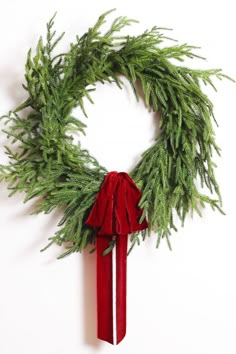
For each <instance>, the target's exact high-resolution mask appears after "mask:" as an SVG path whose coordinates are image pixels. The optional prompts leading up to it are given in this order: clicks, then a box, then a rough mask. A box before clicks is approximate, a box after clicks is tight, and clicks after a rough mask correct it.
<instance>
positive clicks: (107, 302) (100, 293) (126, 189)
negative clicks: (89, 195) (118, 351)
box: [86, 172, 148, 344]
mask: <svg viewBox="0 0 236 354" xmlns="http://www.w3.org/2000/svg"><path fill="white" fill-rule="evenodd" d="M141 195H142V193H141V191H140V190H139V189H138V188H137V186H136V184H135V183H134V181H133V180H132V179H131V178H130V176H129V175H128V174H127V173H125V172H120V173H118V172H110V173H108V174H107V175H106V177H105V179H104V182H103V184H102V187H101V189H100V192H99V193H98V194H97V196H96V200H95V203H94V206H93V208H92V210H91V212H90V214H89V217H88V219H87V221H86V224H88V225H90V226H94V227H96V228H97V229H98V231H97V238H96V245H97V314H98V317H97V318H98V338H99V339H102V340H105V341H107V342H109V343H112V344H114V341H115V342H116V343H117V344H118V343H119V342H120V341H121V340H122V339H123V338H124V336H125V333H126V259H127V257H126V255H127V238H128V234H130V233H132V232H135V231H139V230H143V229H145V228H147V227H148V224H147V221H146V219H144V220H143V222H142V223H141V224H140V223H139V220H140V217H141V215H142V210H141V209H140V208H139V207H138V203H139V200H140V198H141ZM114 235H116V236H118V237H117V240H116V339H115V340H114V330H113V291H112V287H113V286H112V283H113V281H112V252H110V253H108V254H107V255H105V256H103V255H102V253H103V252H104V250H106V249H107V248H108V247H109V243H110V242H111V241H112V238H113V236H114Z"/></svg>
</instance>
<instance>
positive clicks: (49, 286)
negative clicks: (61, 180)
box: [0, 0, 236, 354]
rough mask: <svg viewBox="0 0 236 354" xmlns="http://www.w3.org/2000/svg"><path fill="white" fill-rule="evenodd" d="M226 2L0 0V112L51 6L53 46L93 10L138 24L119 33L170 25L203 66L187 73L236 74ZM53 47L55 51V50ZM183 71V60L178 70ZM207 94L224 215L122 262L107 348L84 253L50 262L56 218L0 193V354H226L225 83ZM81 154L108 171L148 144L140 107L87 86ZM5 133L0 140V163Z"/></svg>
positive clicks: (232, 308) (231, 299)
mask: <svg viewBox="0 0 236 354" xmlns="http://www.w3.org/2000/svg"><path fill="white" fill-rule="evenodd" d="M233 5H234V1H233V0H232V1H230V0H225V1H220V2H214V1H205V0H204V1H203V0H198V1H195V2H190V1H187V0H179V1H170V0H167V1H151V0H145V1H143V2H138V1H128V0H119V1H118V0H117V1H115V0H110V1H107V0H103V1H101V0H96V1H95V0H94V1H92V0H86V1H83V2H82V1H78V0H76V1H72V0H66V1H58V0H57V1H55V0H51V1H45V2H44V1H32V0H31V1H29V0H21V1H17V0H15V1H13V0H8V1H7V2H1V13H0V45H1V55H0V114H4V113H6V112H7V111H8V110H10V109H12V108H14V107H15V106H16V105H17V104H19V103H20V102H21V100H22V99H24V97H25V93H24V91H23V89H22V88H21V83H22V82H23V81H24V63H25V58H26V52H27V50H28V48H29V47H31V46H34V45H35V44H36V41H37V39H38V37H39V35H40V34H43V33H45V23H46V22H47V20H48V19H49V18H50V17H51V16H52V15H53V13H54V12H55V11H56V10H57V11H58V16H57V19H56V28H57V29H58V30H59V32H60V31H64V30H65V31H66V32H67V35H66V37H65V40H64V43H65V44H64V48H67V46H68V43H69V41H71V40H72V39H73V38H74V36H75V35H76V34H83V33H84V31H86V29H87V27H88V26H91V25H92V24H93V23H94V22H95V20H96V18H97V17H98V16H99V15H100V14H101V13H102V12H104V11H106V10H108V9H111V8H113V7H116V8H117V11H116V13H115V14H113V15H111V19H113V18H114V17H115V16H116V15H117V16H118V15H127V16H129V17H132V18H135V19H138V20H140V24H135V25H134V26H133V27H132V28H130V29H129V32H130V33H140V32H141V31H143V30H145V29H146V28H151V27H152V26H154V25H157V26H161V27H171V28H173V29H174V31H173V33H171V35H172V36H173V37H174V38H177V39H179V41H180V42H184V43H185V42H188V43H189V44H193V45H197V46H201V47H202V49H201V51H199V54H201V55H203V56H205V57H207V58H208V61H207V62H203V63H202V62H197V63H196V62H191V63H190V64H191V65H193V66H195V67H202V68H209V67H216V68H218V67H221V68H223V69H224V71H225V72H226V73H227V74H229V75H231V76H232V77H234V78H236V40H235V33H236V25H235V10H234V7H233ZM62 48H63V45H62ZM188 64H189V63H188ZM216 84H217V87H218V93H214V92H212V91H211V90H207V93H209V95H210V97H211V99H212V100H213V102H214V105H215V115H216V118H217V120H218V122H219V128H218V129H217V141H218V143H219V145H220V146H221V147H222V158H221V159H220V158H217V159H216V161H217V164H218V169H217V178H218V180H219V183H220V185H221V190H222V194H223V200H224V209H225V211H226V213H227V216H221V215H220V214H217V213H214V212H212V211H211V210H210V209H206V210H205V211H204V213H203V218H199V217H197V216H194V218H193V219H191V218H189V219H188V220H187V222H186V225H185V228H184V229H182V228H181V227H179V232H178V233H177V234H174V235H173V237H172V238H171V242H172V246H173V251H172V252H170V251H169V250H168V248H167V245H166V243H165V241H163V243H162V244H161V247H160V248H159V249H158V250H156V249H155V236H153V237H152V238H151V240H150V241H148V242H147V243H143V244H142V245H141V246H140V247H139V248H136V249H135V250H134V251H133V252H132V254H131V255H130V256H129V259H128V326H127V335H126V338H125V339H124V340H123V342H122V343H121V344H120V345H118V346H111V345H109V344H107V343H104V342H100V341H98V340H97V339H96V307H95V306H96V304H95V296H96V294H95V255H89V254H87V253H86V252H85V253H84V254H82V255H80V254H73V255H71V256H70V257H68V258H65V259H64V260H61V261H58V260H56V256H57V255H58V254H60V252H61V251H62V249H60V248H59V247H56V246H54V247H52V248H50V249H49V250H48V251H46V252H44V253H40V252H39V250H40V249H41V248H42V247H43V246H45V245H46V243H47V238H48V237H50V236H51V235H52V234H53V233H54V231H55V230H56V224H57V221H58V220H59V217H60V215H59V214H54V215H48V216H45V215H39V216H29V213H30V212H31V211H32V204H27V205H24V204H23V203H22V201H23V195H16V196H14V197H12V198H8V191H7V189H6V185H5V184H1V189H0V230H1V236H0V241H1V243H0V245H1V256H0V281H1V283H0V286H1V288H0V353H1V354H16V353H18V354H32V353H34V354H65V353H67V354H78V353H83V354H90V353H94V354H96V353H102V354H110V353H122V354H130V353H134V354H143V353H147V354H158V353H160V354H211V353H212V354H213V353H214V354H222V353H227V354H235V353H236V340H235V332H236V328H235V327H236V305H235V303H236V285H235V269H236V256H235V253H236V252H235V251H236V233H235V218H236V215H235V198H236V194H235V181H236V175H235V169H234V164H235V149H236V139H235V128H236V124H235V121H236V117H235V100H236V96H235V94H236V86H235V85H234V84H232V83H230V82H228V81H222V82H220V81H219V82H216ZM93 98H94V100H95V102H96V104H95V105H94V106H92V105H89V104H88V105H87V110H88V113H89V119H88V121H87V123H88V130H87V137H86V138H85V139H84V140H83V146H85V147H88V148H89V149H90V151H91V152H92V153H93V154H94V155H95V156H96V157H97V158H98V159H99V160H100V162H101V163H103V164H104V165H105V166H106V167H107V168H108V169H109V170H113V169H115V170H119V171H122V170H125V171H129V169H130V168H131V167H132V166H133V165H134V164H135V163H136V162H137V161H138V159H139V155H140V153H141V152H142V151H143V150H144V149H146V148H147V147H148V146H150V145H151V144H152V142H153V140H152V139H153V137H154V136H155V134H156V131H157V126H156V122H155V119H154V117H153V115H152V114H151V113H149V112H147V111H146V109H145V107H144V106H143V103H142V102H140V103H139V104H137V103H136V101H135V99H134V97H133V96H132V92H131V90H130V88H129V87H128V85H125V87H124V90H122V91H119V89H118V88H116V87H114V86H113V85H111V87H109V85H105V86H102V85H97V91H96V92H95V94H94V95H93ZM4 143H5V137H4V136H3V134H1V135H0V145H1V147H0V163H5V162H6V157H5V155H4V153H3V144H4Z"/></svg>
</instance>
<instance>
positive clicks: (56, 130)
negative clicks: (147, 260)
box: [0, 11, 226, 341]
mask: <svg viewBox="0 0 236 354" xmlns="http://www.w3.org/2000/svg"><path fill="white" fill-rule="evenodd" d="M109 13H110V11H108V12H107V13H105V14H103V15H101V16H100V17H99V19H98V21H97V22H96V24H95V25H94V26H93V27H92V28H89V30H88V31H87V33H85V34H84V35H82V36H77V37H76V40H75V42H74V43H71V44H70V48H69V50H68V52H67V53H62V54H54V50H55V48H56V47H57V45H58V43H59V42H60V40H61V39H62V37H63V36H64V33H62V34H61V35H59V36H58V37H57V36H56V32H55V31H54V28H53V25H54V17H55V16H54V17H53V18H52V19H51V20H50V21H49V23H48V24H47V36H46V42H44V41H43V39H42V38H40V39H39V41H38V45H37V48H36V53H35V54H34V55H32V53H31V50H30V51H29V52H28V57H27V62H26V66H25V79H26V84H23V88H24V89H25V90H26V91H27V93H28V98H27V99H26V101H25V102H23V103H22V104H20V106H18V107H17V108H16V109H15V110H14V111H11V112H9V114H7V115H5V116H3V117H2V118H4V119H5V123H6V124H9V123H10V124H9V126H8V128H7V129H4V130H3V131H4V132H5V133H6V134H7V137H8V139H9V140H10V143H11V144H12V145H13V144H16V145H17V149H16V148H15V147H10V146H6V147H5V149H6V150H5V151H6V154H7V155H8V157H9V159H10V164H9V165H6V166H5V165H4V166H3V165H1V166H0V179H1V180H5V181H6V182H7V184H8V188H9V189H10V190H11V192H10V195H13V194H14V193H15V192H22V191H24V192H25V199H24V201H25V202H27V201H29V200H30V199H32V198H38V199H37V203H36V208H35V212H34V213H40V212H43V213H46V214H48V213H51V212H52V211H53V210H54V209H55V208H60V209H61V210H63V217H62V218H61V220H60V222H59V224H58V226H59V227H60V228H59V230H58V231H57V232H56V233H55V235H53V236H52V237H50V239H49V240H50V243H49V245H51V244H53V243H56V244H58V245H62V244H63V243H65V242H66V244H67V245H68V244H69V246H68V248H67V250H66V252H64V253H63V254H62V255H60V256H59V258H61V257H63V256H66V255H68V254H70V253H72V252H76V251H82V250H84V249H85V248H86V247H87V246H88V245H91V251H92V250H93V249H94V245H95V239H96V235H97V231H98V228H100V231H101V228H102V226H101V225H100V224H98V221H97V220H98V219H99V218H100V219H103V221H101V222H104V218H108V219H109V218H110V219H109V220H110V223H111V224H112V222H113V226H112V225H110V227H111V228H112V230H113V234H114V235H113V237H112V238H110V239H109V240H107V241H109V242H106V247H105V244H104V245H103V248H102V249H101V251H102V252H103V255H105V254H107V253H109V252H110V251H111V250H112V249H113V247H114V245H115V244H116V243H117V242H119V239H122V238H121V237H119V236H117V235H119V232H118V231H117V230H118V228H119V229H120V234H130V242H131V246H130V250H131V249H132V248H133V247H134V246H135V245H136V244H139V243H140V239H142V240H145V238H146V237H147V236H150V234H151V232H155V233H156V234H157V246H158V245H159V243H160V240H161V239H163V238H165V239H166V240H167V242H168V244H169V245H170V242H169V235H170V234H171V231H172V230H174V231H177V228H176V226H175V221H174V220H176V216H178V218H179V219H180V220H181V223H182V225H183V224H184V221H185V218H186V215H187V214H188V213H189V212H193V211H196V212H197V213H198V214H200V213H201V208H202V207H204V206H205V204H209V205H210V206H211V207H212V208H213V209H218V210H219V211H220V212H221V213H222V212H223V211H222V209H221V196H220V191H219V186H218V183H217V181H216V178H215V173H214V168H215V164H214V162H213V161H212V154H213V152H214V151H215V152H216V153H218V154H219V153H220V149H219V147H218V146H217V145H216V142H215V137H214V131H213V127H212V121H213V119H214V115H213V104H212V102H211V101H210V99H209V98H208V97H207V96H206V94H205V93H204V92H203V91H202V83H203V84H209V85H211V86H213V88H215V86H214V84H213V82H212V78H214V77H216V78H218V79H222V78H224V77H226V76H225V75H224V74H223V73H222V71H221V70H219V69H216V70H215V69H214V70H197V69H191V68H189V67H185V66H183V65H177V62H178V61H179V62H183V61H184V60H185V58H195V57H198V58H199V56H198V55H196V54H194V52H193V51H194V50H195V49H196V47H193V46H189V45H187V44H182V45H180V44H174V45H170V46H163V42H164V41H165V40H168V39H169V38H168V37H167V36H165V35H164V33H165V29H162V28H158V27H153V28H152V29H151V30H147V31H145V32H144V33H142V34H141V35H138V36H129V35H126V36H120V35H118V33H119V32H120V31H121V30H122V29H123V28H124V27H125V26H128V25H131V24H132V23H133V22H135V21H134V20H130V19H128V18H126V17H119V18H117V19H115V20H114V22H113V23H112V25H111V27H110V28H109V29H108V30H107V31H106V32H105V33H101V32H100V29H101V26H102V25H103V24H104V23H105V21H106V16H107V15H108V14H109ZM122 76H124V77H126V78H127V79H128V81H129V83H130V85H131V86H132V89H133V92H134V94H135V96H136V98H137V99H139V93H138V89H137V88H138V87H139V86H140V85H141V88H142V91H143V95H144V98H145V104H146V105H147V107H148V108H150V109H151V110H153V111H154V112H158V114H159V116H160V131H161V133H160V135H159V136H158V137H157V138H156V140H155V143H154V144H153V146H152V147H151V148H149V149H148V150H147V151H145V152H144V153H143V154H142V156H141V158H140V161H139V162H138V164H137V165H136V166H135V167H134V168H133V170H132V171H130V172H129V175H128V174H126V173H117V172H111V173H108V171H107V170H106V168H105V167H104V166H101V165H100V164H99V162H98V161H97V160H96V159H95V158H94V157H93V156H91V155H90V153H89V152H88V151H87V150H84V149H83V148H82V147H81V146H80V144H79V143H78V144H77V145H76V144H75V142H74V138H73V132H74V131H76V132H79V133H83V134H85V128H86V125H85V124H84V122H82V119H79V118H77V117H74V116H73V114H72V111H73V109H74V108H75V107H78V106H79V107H80V108H81V109H82V111H83V113H84V115H85V116H86V112H85V108H84V100H85V99H88V100H89V101H90V102H91V103H93V101H92V97H91V92H92V91H94V90H95V87H96V83H97V82H101V83H104V84H105V83H106V82H115V83H116V84H117V86H118V87H119V88H121V89H122V85H123V82H122ZM25 108H29V109H30V110H24V109H25ZM21 111H22V112H21ZM19 112H21V113H19ZM199 184H200V185H199ZM198 185H199V186H198ZM117 188H118V189H119V188H120V190H121V191H122V192H121V193H118V192H117V190H118V189H117ZM202 188H205V189H206V188H207V189H208V190H209V191H210V193H211V194H212V193H213V194H214V196H213V197H211V196H208V195H206V194H204V193H203V192H202V190H201V189H202ZM99 192H101V193H99ZM102 193H103V194H104V193H107V194H106V196H105V197H104V196H103V198H102V197H101V194H102ZM111 193H113V197H114V198H115V199H117V204H116V206H114V205H113V208H115V211H114V210H113V211H112V210H111V208H112V206H111V205H110V204H109V203H110V201H109V200H108V199H109V198H108V197H109V195H110V194H111ZM116 193H118V194H119V195H117V194H116ZM106 198H107V199H106ZM122 198H123V199H122ZM134 201H135V203H136V204H137V205H136V206H135V208H136V209H135V208H134V209H133V210H131V209H132V207H131V209H129V208H128V206H129V204H132V203H133V202H134ZM102 204H104V205H105V206H104V208H105V209H106V210H105V211H104V210H103V212H102V213H100V214H102V215H98V214H99V210H101V205H102ZM121 205H126V207H125V209H124V210H123V211H122V210H121V207H120V206H121ZM127 208H128V209H129V210H128V209H127ZM109 213H110V214H109ZM114 213H115V214H116V221H114V220H113V217H114V215H113V214H114ZM122 213H123V214H122ZM109 215H110V217H109ZM127 215H128V216H127ZM94 218H95V219H96V218H97V219H96V220H93V222H92V221H91V220H92V219H94ZM120 218H128V219H129V220H128V221H127V224H130V222H131V221H130V219H132V218H134V219H135V221H134V224H135V226H134V227H131V228H130V227H129V225H128V226H127V225H125V226H124V227H123V226H122V225H120V224H119V223H120ZM114 224H115V226H114ZM126 226H127V227H126ZM114 227H115V231H114ZM103 231H104V230H103ZM101 233H102V231H101V232H100V234H101ZM49 245H47V246H46V248H47V247H48V246H49ZM104 258H106V257H104ZM105 340H107V339H105ZM109 341H111V340H109ZM118 341H119V339H118Z"/></svg>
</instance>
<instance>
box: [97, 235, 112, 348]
mask: <svg viewBox="0 0 236 354" xmlns="http://www.w3.org/2000/svg"><path fill="white" fill-rule="evenodd" d="M111 240H112V236H98V237H97V238H96V244H97V337H98V338H99V339H101V340H105V341H106V342H109V343H111V344H113V304H112V301H113V300H112V252H110V253H108V254H106V255H105V256H103V255H102V253H103V251H104V250H105V249H107V248H108V247H109V242H110V241H111Z"/></svg>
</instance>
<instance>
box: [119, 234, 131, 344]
mask: <svg viewBox="0 0 236 354" xmlns="http://www.w3.org/2000/svg"><path fill="white" fill-rule="evenodd" d="M127 243H128V235H121V236H118V237H117V241H116V332H117V333H116V344H119V343H120V342H121V341H122V339H123V338H124V337H125V334H126V284H127V280H126V278H127Z"/></svg>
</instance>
